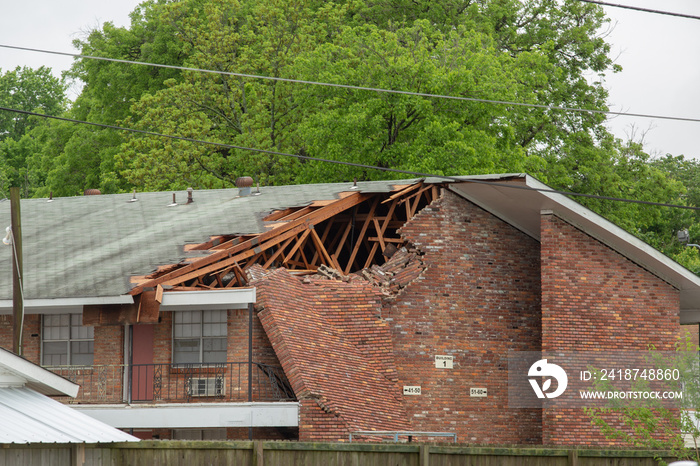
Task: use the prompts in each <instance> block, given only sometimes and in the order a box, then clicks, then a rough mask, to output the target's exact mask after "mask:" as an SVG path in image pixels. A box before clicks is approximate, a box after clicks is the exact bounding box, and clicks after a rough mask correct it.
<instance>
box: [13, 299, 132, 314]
mask: <svg viewBox="0 0 700 466" xmlns="http://www.w3.org/2000/svg"><path fill="white" fill-rule="evenodd" d="M109 304H134V297H133V296H131V295H128V294H127V295H120V296H92V297H86V298H53V299H26V300H25V301H24V312H25V314H62V313H68V312H76V313H78V312H82V311H83V306H87V305H96V306H101V305H109ZM11 312H12V300H9V299H3V300H0V314H8V313H11Z"/></svg>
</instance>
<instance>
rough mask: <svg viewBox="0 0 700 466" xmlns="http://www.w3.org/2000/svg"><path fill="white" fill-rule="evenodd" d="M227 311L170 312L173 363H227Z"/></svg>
mask: <svg viewBox="0 0 700 466" xmlns="http://www.w3.org/2000/svg"><path fill="white" fill-rule="evenodd" d="M226 320H227V312H226V311H178V312H174V313H173V363H174V364H200V363H224V362H226Z"/></svg>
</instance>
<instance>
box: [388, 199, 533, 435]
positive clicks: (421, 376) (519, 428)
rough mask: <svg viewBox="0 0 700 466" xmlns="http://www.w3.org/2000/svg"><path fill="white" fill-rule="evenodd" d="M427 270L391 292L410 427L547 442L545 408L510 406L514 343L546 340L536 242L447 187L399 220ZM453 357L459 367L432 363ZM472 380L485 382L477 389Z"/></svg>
mask: <svg viewBox="0 0 700 466" xmlns="http://www.w3.org/2000/svg"><path fill="white" fill-rule="evenodd" d="M401 233H402V237H403V238H404V239H406V240H407V241H408V242H409V243H410V244H411V245H412V246H413V247H414V248H415V249H416V250H417V252H419V253H420V254H421V260H422V262H423V264H424V267H425V270H424V271H423V273H422V274H421V275H420V276H419V277H417V278H415V279H414V280H413V281H412V282H410V283H409V284H408V285H407V286H406V287H405V288H403V289H402V290H401V291H400V292H399V293H398V295H396V296H395V297H393V298H391V299H387V300H386V301H385V306H384V310H383V314H382V315H383V316H384V317H385V319H386V321H387V322H388V323H389V324H390V326H391V329H392V339H393V344H394V355H395V358H396V364H397V368H398V372H399V380H400V383H401V384H402V385H408V386H420V387H421V395H420V396H405V397H404V398H405V403H406V409H407V410H408V413H409V416H410V420H411V428H412V430H416V431H431V432H453V433H456V434H457V437H458V440H459V441H460V442H469V443H501V444H514V443H518V444H522V443H540V442H541V412H540V411H539V410H534V409H509V408H508V405H507V399H508V387H507V382H508V373H507V356H508V352H509V351H511V350H514V351H537V350H539V349H540V344H541V343H540V338H541V337H540V332H541V327H540V273H539V243H538V242H537V241H536V240H534V239H533V238H531V237H529V236H527V235H525V234H523V233H522V232H520V231H519V230H516V229H515V228H513V227H512V226H510V225H508V224H507V223H505V222H503V221H501V220H499V219H498V218H496V217H494V216H493V215H492V214H490V213H488V212H485V211H484V210H482V209H480V208H479V207H477V206H475V205H473V204H471V203H469V202H467V201H465V200H463V199H462V198H460V197H458V196H457V195H455V194H453V193H452V192H449V191H445V192H444V193H443V195H442V197H441V198H440V199H438V200H437V201H435V202H433V203H432V204H431V205H429V206H427V207H426V208H424V209H423V210H422V211H420V212H419V213H418V214H417V215H415V216H414V218H413V219H411V220H410V221H409V222H407V223H406V224H405V225H404V226H403V228H402V229H401ZM440 355H444V356H452V357H453V358H454V359H453V361H454V362H453V365H454V366H453V369H446V368H438V367H436V362H435V357H436V356H440ZM471 388H487V390H488V392H487V393H488V395H487V396H486V397H472V396H471V392H470V389H471Z"/></svg>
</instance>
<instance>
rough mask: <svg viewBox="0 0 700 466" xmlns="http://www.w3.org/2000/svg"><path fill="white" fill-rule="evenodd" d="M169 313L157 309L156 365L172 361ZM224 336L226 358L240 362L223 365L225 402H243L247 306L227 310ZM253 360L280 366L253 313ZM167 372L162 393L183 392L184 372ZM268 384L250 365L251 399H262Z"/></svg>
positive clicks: (244, 398) (246, 388)
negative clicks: (251, 373)
mask: <svg viewBox="0 0 700 466" xmlns="http://www.w3.org/2000/svg"><path fill="white" fill-rule="evenodd" d="M172 315H173V313H172V312H161V314H160V322H159V323H158V324H154V325H156V327H155V331H154V362H155V363H156V364H171V362H172V322H173V319H172ZM227 336H228V342H227V361H228V362H237V363H241V364H238V365H232V366H231V367H228V368H227V371H228V372H227V373H226V375H225V378H226V384H227V387H226V392H227V394H226V400H225V401H247V400H248V365H247V364H244V363H246V362H247V361H248V310H247V309H245V310H240V309H239V310H229V311H228V323H227ZM253 362H256V363H262V364H268V365H272V366H280V363H279V361H278V359H277V357H276V356H275V352H274V350H273V349H272V345H271V344H270V341H269V340H268V338H267V335H266V334H265V332H264V331H263V329H262V325H261V324H260V320H259V319H258V317H257V315H254V316H253ZM169 375H170V376H168V375H164V380H163V388H162V392H163V394H164V396H165V394H167V393H180V394H182V393H184V388H183V385H182V384H183V383H184V379H185V377H184V375H181V376H178V375H177V374H176V373H174V372H171V373H170V374H169ZM258 383H260V386H259V385H258ZM175 384H178V385H177V386H176V385H175ZM171 385H172V386H171ZM268 385H269V384H268V381H267V379H266V378H265V377H264V376H263V375H262V374H261V373H260V372H259V371H258V369H257V367H253V401H258V400H259V399H261V398H262V399H264V395H265V394H266V393H268V391H267V388H268ZM197 401H198V402H207V401H211V402H217V401H221V400H219V399H216V398H213V399H208V398H201V399H198V400H197Z"/></svg>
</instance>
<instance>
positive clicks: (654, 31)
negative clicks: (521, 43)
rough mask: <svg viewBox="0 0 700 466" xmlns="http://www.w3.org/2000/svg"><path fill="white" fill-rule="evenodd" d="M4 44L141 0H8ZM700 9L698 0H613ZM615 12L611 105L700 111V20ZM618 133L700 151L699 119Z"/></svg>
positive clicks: (613, 124) (58, 45) (56, 34)
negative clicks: (617, 66) (616, 67)
mask: <svg viewBox="0 0 700 466" xmlns="http://www.w3.org/2000/svg"><path fill="white" fill-rule="evenodd" d="M2 3H3V5H2V7H3V11H2V14H1V15H0V44H3V45H16V46H22V47H33V48H40V49H49V50H56V51H62V52H75V50H74V49H73V48H72V45H71V41H72V40H73V39H75V38H80V37H83V35H84V33H85V31H88V30H90V29H92V28H95V27H98V26H99V25H101V24H102V23H103V22H105V21H111V22H113V23H114V24H116V25H118V26H128V24H129V17H128V15H129V13H130V12H131V11H132V10H133V9H134V8H135V7H136V6H137V5H138V4H139V3H140V0H21V1H13V2H10V1H9V0H4V1H3V2H2ZM608 3H618V4H619V3H626V4H630V5H635V6H640V7H645V8H651V9H657V10H661V9H662V10H666V11H673V12H679V13H686V14H692V15H697V16H700V1H698V0H665V1H663V2H660V1H658V0H608ZM604 8H605V11H606V13H607V14H608V16H609V17H610V18H611V19H612V26H613V30H612V32H611V33H610V34H609V36H608V42H609V43H611V44H612V47H613V52H612V57H613V58H615V61H616V62H617V63H618V64H620V65H621V66H622V67H623V71H622V72H621V73H617V74H615V75H612V76H609V77H608V78H607V80H606V82H605V85H606V87H607V88H608V90H609V92H610V98H609V104H610V108H611V110H614V111H623V112H631V113H642V114H653V115H664V116H673V117H686V118H700V20H693V19H683V18H678V17H671V16H662V15H658V14H650V13H643V12H637V11H631V10H625V9H620V8H613V7H604ZM71 62H72V58H70V57H59V56H55V55H46V54H40V53H32V52H21V51H12V50H8V49H1V48H0V70H2V72H3V73H4V72H6V71H8V70H11V69H14V68H15V67H16V66H29V67H32V68H37V67H39V66H41V65H46V66H50V67H52V68H53V69H54V70H56V73H57V74H59V73H60V70H65V69H67V68H68V67H69V66H70V64H71ZM609 125H610V128H611V129H612V131H613V132H614V134H616V135H617V136H618V137H621V138H625V139H626V138H627V136H628V135H635V137H636V138H637V139H639V138H640V137H641V136H642V135H643V136H644V143H645V148H646V150H647V151H648V152H650V153H651V154H652V155H663V154H666V153H671V154H673V155H680V154H683V155H685V156H686V157H693V158H700V123H688V122H678V121H668V120H659V119H648V118H629V117H616V118H614V119H611V120H610V122H609Z"/></svg>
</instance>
